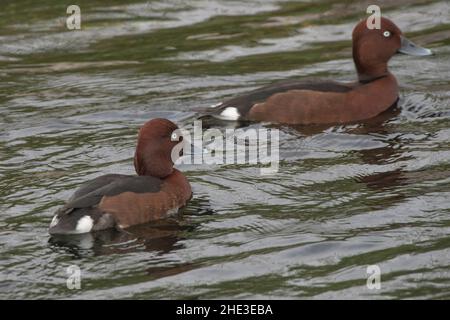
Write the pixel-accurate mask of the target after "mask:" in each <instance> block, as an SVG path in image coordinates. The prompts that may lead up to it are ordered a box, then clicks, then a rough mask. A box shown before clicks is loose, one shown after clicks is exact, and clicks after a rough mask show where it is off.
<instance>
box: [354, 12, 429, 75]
mask: <svg viewBox="0 0 450 320" xmlns="http://www.w3.org/2000/svg"><path fill="white" fill-rule="evenodd" d="M352 40H353V60H354V61H355V65H356V69H357V71H358V76H359V80H360V81H366V80H371V79H374V78H377V77H380V76H383V75H385V74H386V73H387V63H388V61H389V59H391V57H392V56H393V55H394V54H396V53H404V54H408V55H413V56H427V55H431V50H429V49H425V48H422V47H420V46H418V45H416V44H414V43H413V42H412V41H410V40H408V39H407V38H405V37H404V36H403V33H402V31H401V30H400V29H399V28H398V27H397V26H396V25H395V23H393V22H392V21H391V20H389V19H387V18H384V17H381V23H380V29H369V27H368V24H367V19H365V20H362V21H361V22H359V23H358V24H357V25H356V27H355V28H354V29H353V35H352Z"/></svg>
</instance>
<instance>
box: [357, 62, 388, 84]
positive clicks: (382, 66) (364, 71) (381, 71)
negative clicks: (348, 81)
mask: <svg viewBox="0 0 450 320" xmlns="http://www.w3.org/2000/svg"><path fill="white" fill-rule="evenodd" d="M355 65H356V70H357V72H358V80H359V82H361V83H364V82H370V81H373V80H375V79H378V78H381V77H385V76H387V75H388V74H389V70H388V67H387V63H379V64H373V65H361V64H359V63H357V61H355Z"/></svg>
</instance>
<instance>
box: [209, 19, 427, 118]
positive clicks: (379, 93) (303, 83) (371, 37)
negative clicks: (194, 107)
mask: <svg viewBox="0 0 450 320" xmlns="http://www.w3.org/2000/svg"><path fill="white" fill-rule="evenodd" d="M352 48H353V50H352V53H353V61H354V64H355V66H356V71H357V75H358V79H357V80H356V81H354V82H350V83H342V82H337V81H332V80H325V81H323V80H298V79H297V80H288V81H281V82H276V83H274V84H271V85H268V86H264V87H262V88H259V89H256V90H253V91H250V92H247V93H244V94H241V95H238V96H236V97H233V98H231V99H228V100H226V101H224V102H221V103H218V104H215V105H213V106H212V107H210V108H207V110H206V111H205V110H203V114H202V116H201V117H209V116H212V117H214V118H217V119H220V120H225V121H250V122H269V123H279V124H292V125H313V124H315V125H321V124H342V123H351V122H358V121H362V120H366V119H370V118H373V117H375V116H377V115H379V114H380V113H383V112H384V111H386V110H387V109H389V108H390V107H393V106H394V105H396V103H397V101H398V98H399V89H398V84H397V80H396V78H395V76H394V75H393V74H392V73H391V72H390V71H389V69H388V62H389V60H390V59H391V58H392V57H393V56H394V55H395V54H396V53H403V54H407V55H413V56H427V55H431V54H432V52H431V50H429V49H426V48H423V47H420V46H418V45H416V44H414V43H413V42H412V41H410V40H408V39H407V38H406V37H405V36H404V35H403V33H402V31H401V30H400V29H399V28H398V27H397V26H396V25H395V23H394V22H392V21H391V20H389V19H387V18H385V17H380V28H379V29H369V27H368V24H367V19H364V20H362V21H360V22H359V23H358V24H357V25H356V26H355V28H354V29H353V33H352Z"/></svg>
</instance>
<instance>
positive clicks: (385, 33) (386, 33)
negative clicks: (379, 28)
mask: <svg viewBox="0 0 450 320" xmlns="http://www.w3.org/2000/svg"><path fill="white" fill-rule="evenodd" d="M383 36H385V37H386V38H389V37H390V36H391V33H390V32H389V31H385V32H383Z"/></svg>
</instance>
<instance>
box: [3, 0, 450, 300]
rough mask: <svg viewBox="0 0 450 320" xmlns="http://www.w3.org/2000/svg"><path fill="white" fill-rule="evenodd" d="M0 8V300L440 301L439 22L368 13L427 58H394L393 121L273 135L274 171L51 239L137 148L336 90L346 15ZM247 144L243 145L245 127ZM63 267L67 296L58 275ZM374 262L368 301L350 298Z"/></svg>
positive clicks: (446, 32)
mask: <svg viewBox="0 0 450 320" xmlns="http://www.w3.org/2000/svg"><path fill="white" fill-rule="evenodd" d="M77 4H78V5H79V6H80V7H81V14H82V29H81V30H79V31H68V30H67V29H66V27H65V19H66V17H67V15H66V13H65V12H66V6H67V4H66V3H64V2H62V1H56V0H44V1H31V0H28V1H25V0H21V1H13V0H2V1H1V4H0V6H1V10H0V124H1V126H0V179H1V180H0V209H1V215H0V244H1V245H0V298H3V299H7V298H9V299H21V298H30V299H43V298H82V299H99V298H105V299H118V298H140V299H160V298H164V299H178V298H224V299H226V298H295V299H298V298H325V299H341V298H343V299H360V298H369V299H384V298H437V299H443V298H450V269H449V265H450V236H449V234H450V220H449V213H450V201H449V198H450V142H449V141H450V85H449V78H450V63H449V62H450V14H449V4H448V2H446V1H399V2H394V1H382V2H381V9H382V12H383V14H385V15H386V16H387V17H389V18H392V19H393V20H394V21H395V22H396V23H397V24H398V25H399V26H400V27H401V28H402V30H403V31H404V32H405V33H406V34H407V36H408V37H409V38H411V39H412V40H414V41H415V42H417V43H419V44H420V45H423V46H426V47H428V48H430V49H432V50H433V52H434V53H435V54H434V55H433V56H431V57H420V58H419V57H408V56H396V57H394V58H393V59H392V61H391V63H390V68H391V71H392V72H393V73H394V74H395V75H396V77H397V79H398V81H399V84H400V90H401V98H400V101H399V104H398V108H397V109H394V110H391V111H389V112H387V113H385V114H383V115H381V116H379V117H377V118H375V119H371V120H370V121H366V122H363V123H360V124H352V125H341V126H333V127H320V128H319V127H303V128H302V127H300V128H290V127H285V126H281V127H279V129H280V141H281V145H280V158H281V162H280V171H279V172H278V174H276V175H275V176H261V175H260V174H259V168H258V167H256V166H251V165H222V166H206V165H199V166H189V167H181V168H180V169H181V170H183V171H184V172H185V174H186V176H187V177H188V179H189V180H190V182H191V184H192V187H193V191H194V197H193V199H192V201H191V202H190V204H189V206H188V207H187V208H186V209H185V210H184V212H183V213H182V214H181V215H180V216H178V217H175V218H173V219H170V220H166V221H160V222H157V223H152V224H148V225H143V226H138V227H134V228H132V229H130V230H128V232H127V233H102V234H98V235H85V236H79V237H70V238H50V237H49V235H48V234H47V228H48V225H49V223H50V221H51V218H52V216H53V213H54V211H55V210H56V208H57V207H58V206H60V205H61V204H63V203H64V200H65V199H67V198H68V197H69V196H70V195H71V194H72V193H73V192H74V190H75V189H76V188H77V187H78V186H79V185H80V184H81V183H82V182H83V181H86V180H88V179H91V178H94V177H96V176H98V175H101V174H107V173H124V174H132V173H133V166H132V157H133V152H134V147H135V140H136V132H137V129H138V128H139V126H140V125H142V124H143V123H144V122H145V121H146V120H148V119H152V118H155V117H166V118H168V119H171V120H172V121H175V122H177V123H178V125H180V126H189V125H192V122H193V121H194V120H195V119H196V117H197V116H198V115H199V114H198V113H197V112H196V111H195V110H196V109H197V108H199V107H207V106H209V105H212V104H214V103H217V102H219V101H221V100H223V99H225V98H228V97H231V96H233V95H235V94H237V93H240V92H245V91H247V90H250V89H253V88H256V87H258V86H261V85H264V84H267V83H270V82H273V81H276V80H279V79H287V78H303V77H327V78H334V79H338V80H353V79H354V77H355V71H354V67H353V64H352V60H351V42H350V38H351V31H352V28H353V26H354V25H355V24H356V22H357V21H358V20H359V19H360V18H363V17H365V16H366V14H365V10H366V7H367V4H366V3H364V4H361V2H358V1H345V2H339V1H313V2H308V1H276V0H268V1H262V0H259V1H257V0H251V1H243V0H239V1H220V0H213V1H207V0H198V1H194V0H190V1H180V0H170V1H147V2H139V1H119V0H115V1H110V0H109V1H99V0H97V1H81V0H79V1H77ZM250 127H251V128H261V127H263V126H262V125H259V124H253V125H251V126H250ZM70 265H77V266H78V267H79V268H80V269H81V289H79V290H69V289H68V288H67V287H66V280H67V277H68V275H67V273H66V269H67V267H68V266H70ZM368 265H378V266H379V268H380V270H381V289H380V290H369V289H368V288H367V286H366V281H367V277H368V274H367V272H366V271H367V270H366V268H367V266H368Z"/></svg>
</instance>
